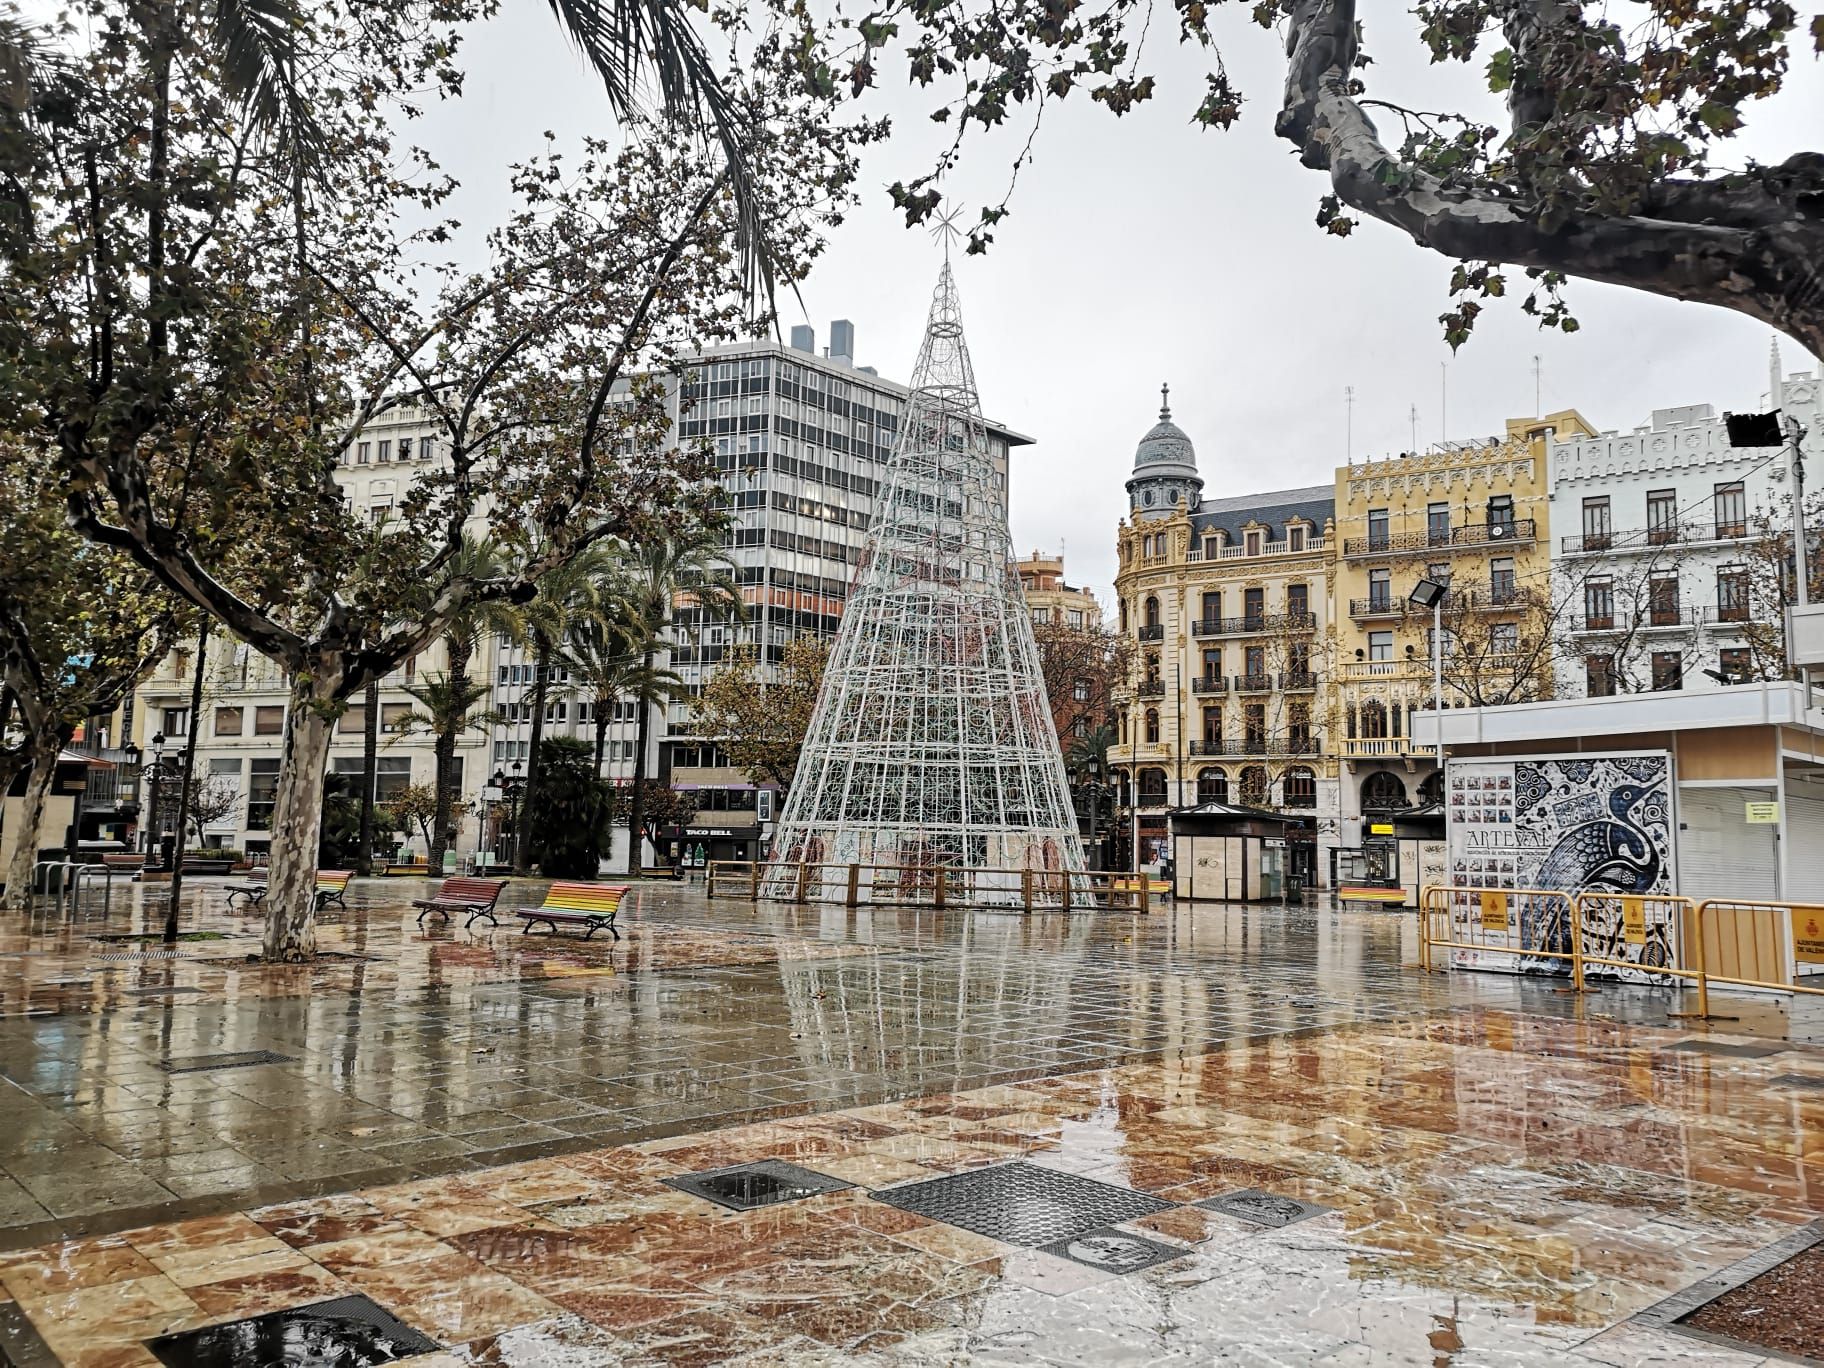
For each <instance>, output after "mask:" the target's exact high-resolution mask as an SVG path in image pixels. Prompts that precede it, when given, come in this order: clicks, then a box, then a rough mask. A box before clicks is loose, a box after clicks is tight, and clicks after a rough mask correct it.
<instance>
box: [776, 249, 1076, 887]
mask: <svg viewBox="0 0 1824 1368" xmlns="http://www.w3.org/2000/svg"><path fill="white" fill-rule="evenodd" d="M1011 552H1012V546H1011V539H1010V537H1009V535H1008V531H1007V489H1006V483H1005V481H1004V479H1002V478H1001V477H1000V475H999V473H998V472H997V471H996V469H995V466H994V462H993V460H992V458H991V457H990V455H989V449H988V432H987V425H986V424H985V423H984V422H983V420H982V408H981V402H980V400H979V398H978V397H977V395H976V390H975V374H974V370H973V368H972V367H971V366H970V363H969V348H968V345H967V344H966V343H965V341H964V340H963V322H962V314H961V311H960V308H959V305H958V302H957V294H956V281H955V279H954V278H953V277H952V275H951V273H950V264H949V262H948V261H947V260H946V261H945V263H944V269H943V274H942V275H941V276H940V277H939V279H938V284H937V292H936V295H935V296H934V297H933V299H932V302H931V316H930V321H929V322H928V324H927V325H926V328H925V339H924V344H923V346H922V347H921V348H920V350H919V355H918V365H917V367H916V368H915V369H914V371H913V373H912V392H911V395H910V396H909V397H908V399H907V401H906V414H905V420H904V422H903V423H902V424H901V426H900V429H899V438H898V441H897V443H896V444H895V445H894V448H893V456H892V459H891V462H890V464H889V465H888V469H887V475H886V479H885V481H884V482H883V485H882V489H881V494H880V500H879V503H878V505H877V507H876V510H875V514H874V522H873V526H872V527H871V528H870V529H869V533H868V544H867V548H866V551H865V553H864V555H863V559H862V563H861V567H860V570H859V572H858V573H857V576H856V586H855V589H854V591H853V592H852V593H851V594H850V596H849V600H848V606H847V608H846V609H845V610H844V612H843V616H842V623H841V625H840V626H839V627H838V629H837V632H836V644H835V646H834V647H833V648H832V650H831V654H830V662H829V666H828V669H827V670H826V672H825V675H824V681H823V692H822V694H821V695H820V696H819V698H818V701H817V709H816V712H815V714H814V715H813V717H812V719H811V727H810V732H809V734H808V736H807V737H806V739H805V745H804V751H803V754H802V758H801V759H800V760H799V763H798V772H797V776H796V778H795V779H794V781H793V784H792V789H791V793H790V795H789V796H788V798H787V800H786V804H785V811H784V813H783V814H782V816H781V818H780V823H779V830H778V834H777V836H776V838H775V840H774V843H773V854H774V860H775V864H774V866H773V868H772V870H771V871H770V872H769V880H768V886H769V891H770V892H772V893H773V894H774V895H775V896H778V895H780V894H782V893H785V892H786V891H787V889H788V887H789V886H790V884H791V880H792V879H793V877H794V867H795V866H797V865H798V864H800V863H804V864H811V865H820V864H832V865H841V864H849V863H860V864H864V865H899V866H911V867H914V868H927V867H928V868H933V869H934V868H936V867H938V866H944V867H948V868H951V869H972V870H1005V871H1011V873H1010V874H1009V875H1008V876H1007V877H1002V878H995V877H988V876H983V877H978V878H973V879H972V880H971V887H972V888H973V890H974V896H975V897H976V899H977V900H978V901H990V902H992V901H1002V902H1016V901H1018V900H1019V899H1020V887H1021V879H1020V873H1019V872H1020V871H1024V870H1033V871H1046V870H1051V871H1057V870H1070V871H1077V870H1081V869H1082V868H1083V850H1082V845H1081V842H1080V841H1079V839H1078V835H1077V823H1076V814H1075V809H1074V808H1073V806H1072V804H1071V801H1070V793H1069V788H1068V784H1067V781H1066V779H1065V774H1064V763H1063V758H1062V756H1061V755H1060V754H1059V750H1058V737H1057V732H1056V731H1055V729H1054V728H1053V726H1052V721H1051V710H1050V708H1049V707H1048V706H1047V703H1046V698H1045V685H1044V681H1043V678H1042V676H1041V674H1040V671H1039V655H1038V648H1037V646H1036V645H1035V643H1034V641H1033V634H1032V620H1031V617H1030V615H1029V614H1028V612H1027V609H1026V606H1025V602H1024V600H1023V599H1022V597H1021V594H1020V584H1019V577H1018V575H1017V573H1016V572H1015V569H1014V565H1013V559H1012V554H1011ZM819 882H820V883H821V882H822V881H821V880H820V881H819Z"/></svg>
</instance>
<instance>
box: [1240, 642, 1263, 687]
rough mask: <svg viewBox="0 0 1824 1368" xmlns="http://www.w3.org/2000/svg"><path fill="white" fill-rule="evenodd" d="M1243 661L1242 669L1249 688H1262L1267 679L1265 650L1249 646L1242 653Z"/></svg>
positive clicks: (1260, 647) (1261, 647)
mask: <svg viewBox="0 0 1824 1368" xmlns="http://www.w3.org/2000/svg"><path fill="white" fill-rule="evenodd" d="M1243 659H1244V662H1245V663H1244V664H1243V666H1242V669H1243V671H1244V673H1246V675H1247V677H1248V684H1249V686H1250V687H1252V688H1262V687H1264V681H1265V680H1266V677H1267V648H1266V647H1265V646H1250V647H1248V649H1247V650H1246V651H1245V652H1243Z"/></svg>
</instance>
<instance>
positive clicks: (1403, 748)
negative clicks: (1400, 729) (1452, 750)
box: [1343, 736, 1435, 760]
mask: <svg viewBox="0 0 1824 1368" xmlns="http://www.w3.org/2000/svg"><path fill="white" fill-rule="evenodd" d="M1432 754H1435V751H1434V749H1433V748H1432V747H1430V746H1421V745H1420V744H1419V743H1418V742H1416V741H1414V740H1413V739H1412V738H1411V737H1410V736H1351V737H1349V738H1348V739H1347V740H1346V741H1344V742H1343V756H1344V758H1345V759H1349V760H1377V759H1387V758H1397V757H1399V756H1402V755H1432Z"/></svg>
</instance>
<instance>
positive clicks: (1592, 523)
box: [1583, 494, 1614, 551]
mask: <svg viewBox="0 0 1824 1368" xmlns="http://www.w3.org/2000/svg"><path fill="white" fill-rule="evenodd" d="M1613 539H1614V531H1613V528H1612V527H1611V525H1610V523H1609V496H1608V495H1606V494H1605V495H1603V496H1602V497H1601V498H1599V499H1585V500H1584V501H1583V549H1584V550H1585V551H1607V550H1608V549H1609V547H1610V545H1611V544H1612V543H1613Z"/></svg>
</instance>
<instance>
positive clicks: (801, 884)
mask: <svg viewBox="0 0 1824 1368" xmlns="http://www.w3.org/2000/svg"><path fill="white" fill-rule="evenodd" d="M810 891H811V867H810V866H809V865H808V864H806V863H805V862H804V861H802V860H800V861H799V862H798V892H797V896H796V897H794V898H793V899H792V901H793V902H804V901H806V900H807V899H808V898H809V896H810Z"/></svg>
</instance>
